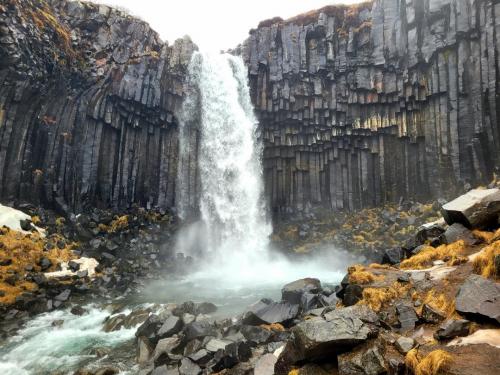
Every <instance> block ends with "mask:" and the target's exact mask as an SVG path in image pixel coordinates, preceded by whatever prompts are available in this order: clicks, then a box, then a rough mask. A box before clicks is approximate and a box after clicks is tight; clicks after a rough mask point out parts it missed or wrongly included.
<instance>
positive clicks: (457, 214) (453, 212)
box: [442, 189, 500, 228]
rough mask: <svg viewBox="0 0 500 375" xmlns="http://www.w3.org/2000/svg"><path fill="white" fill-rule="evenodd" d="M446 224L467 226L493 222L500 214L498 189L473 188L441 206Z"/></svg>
mask: <svg viewBox="0 0 500 375" xmlns="http://www.w3.org/2000/svg"><path fill="white" fill-rule="evenodd" d="M442 214H443V217H444V219H445V220H446V222H447V223H448V224H450V225H451V224H453V223H460V224H463V225H465V226H466V227H468V228H481V227H484V226H488V225H491V224H495V222H496V220H497V218H498V215H499V214H500V189H483V190H479V189H474V190H471V191H469V192H468V193H467V194H464V195H462V196H460V197H458V198H456V199H454V200H452V201H451V202H448V203H446V204H445V205H444V206H443V208H442Z"/></svg>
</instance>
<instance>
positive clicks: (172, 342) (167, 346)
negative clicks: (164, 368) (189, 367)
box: [153, 337, 181, 366]
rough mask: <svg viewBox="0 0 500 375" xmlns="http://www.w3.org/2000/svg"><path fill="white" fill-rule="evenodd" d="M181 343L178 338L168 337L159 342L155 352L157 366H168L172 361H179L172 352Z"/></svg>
mask: <svg viewBox="0 0 500 375" xmlns="http://www.w3.org/2000/svg"><path fill="white" fill-rule="evenodd" d="M180 343H181V341H180V339H179V338H177V337H167V338H164V339H161V340H159V341H158V343H157V344H156V347H155V350H154V352H153V361H154V364H155V366H161V365H164V364H168V363H170V362H171V361H172V360H175V359H177V356H176V355H174V354H172V351H173V350H174V349H176V348H177V347H178V346H179V345H180Z"/></svg>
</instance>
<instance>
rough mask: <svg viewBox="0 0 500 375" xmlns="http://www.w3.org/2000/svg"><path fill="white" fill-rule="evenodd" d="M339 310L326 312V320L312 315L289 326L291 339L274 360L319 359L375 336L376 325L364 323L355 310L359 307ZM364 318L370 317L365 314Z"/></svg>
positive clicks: (287, 361) (290, 362)
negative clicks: (291, 334) (293, 325)
mask: <svg viewBox="0 0 500 375" xmlns="http://www.w3.org/2000/svg"><path fill="white" fill-rule="evenodd" d="M353 307H354V306H353ZM342 310H345V309H342ZM342 310H335V311H332V312H330V313H328V314H326V315H325V319H328V320H323V319H321V318H314V319H310V320H306V321H303V322H301V323H299V324H297V325H296V326H295V327H293V328H292V333H293V336H292V339H291V340H290V341H289V342H288V343H287V345H286V347H285V349H284V350H283V352H282V354H281V356H280V358H279V360H278V362H281V363H287V364H295V363H297V362H300V361H303V360H308V361H309V360H316V359H322V358H325V357H328V356H331V355H333V354H335V353H341V352H343V351H345V350H347V349H350V348H352V347H353V346H355V345H358V344H360V343H362V342H364V341H366V340H367V339H369V338H371V337H374V336H376V334H377V332H378V329H377V328H376V327H375V326H374V325H373V324H371V323H365V322H364V321H363V320H362V319H360V318H361V316H360V315H358V314H357V312H361V310H359V311H358V310H357V309H351V310H350V311H348V312H343V311H342ZM340 311H342V312H340ZM327 315H328V317H327ZM364 318H367V319H369V320H372V319H374V317H371V316H368V315H367V316H366V317H364Z"/></svg>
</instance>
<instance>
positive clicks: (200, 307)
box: [195, 302, 217, 315]
mask: <svg viewBox="0 0 500 375" xmlns="http://www.w3.org/2000/svg"><path fill="white" fill-rule="evenodd" d="M216 311H217V306H215V305H214V304H213V303H211V302H202V303H198V304H196V306H195V314H196V315H199V314H212V313H214V312H216Z"/></svg>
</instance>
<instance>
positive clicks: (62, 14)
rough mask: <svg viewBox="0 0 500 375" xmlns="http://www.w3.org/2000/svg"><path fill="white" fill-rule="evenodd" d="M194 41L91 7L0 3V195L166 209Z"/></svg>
mask: <svg viewBox="0 0 500 375" xmlns="http://www.w3.org/2000/svg"><path fill="white" fill-rule="evenodd" d="M194 48H195V46H194V45H193V44H192V43H191V41H190V40H189V39H185V40H178V41H176V43H175V44H174V45H173V46H169V45H168V44H166V43H163V42H162V41H161V40H160V39H159V37H158V35H157V33H156V32H154V31H153V30H151V29H150V27H149V25H148V24H146V23H145V22H143V21H141V20H138V19H136V18H133V17H131V16H128V15H127V14H125V13H123V12H121V11H118V10H115V9H111V8H109V7H107V6H99V5H94V4H91V3H81V2H68V1H65V0H51V1H38V0H23V1H20V0H7V1H2V2H1V4H0V83H1V85H0V197H1V198H2V199H3V200H4V201H13V200H21V201H31V202H35V203H42V204H46V205H54V204H55V205H56V206H59V208H63V209H68V208H69V209H71V210H75V211H80V210H82V209H84V208H85V205H96V206H115V207H126V206H129V205H130V204H132V203H137V204H139V205H142V206H149V205H151V206H163V207H168V206H172V205H173V204H174V196H175V194H174V190H175V177H176V170H177V126H176V119H175V112H176V110H177V108H179V107H180V105H181V103H182V90H183V80H184V76H185V69H186V66H187V64H188V62H189V59H190V55H191V53H192V51H193V49H194Z"/></svg>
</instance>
